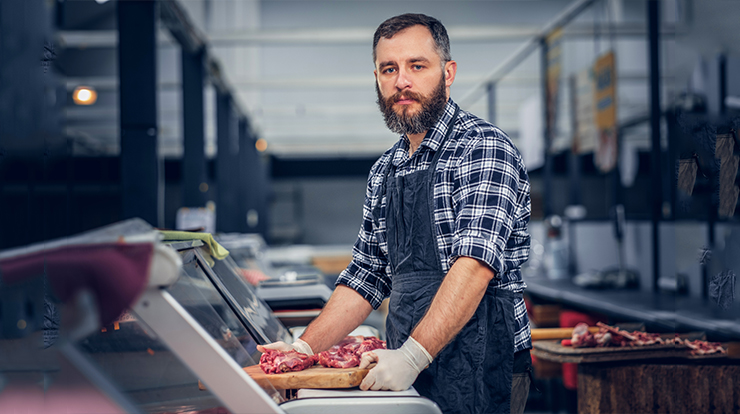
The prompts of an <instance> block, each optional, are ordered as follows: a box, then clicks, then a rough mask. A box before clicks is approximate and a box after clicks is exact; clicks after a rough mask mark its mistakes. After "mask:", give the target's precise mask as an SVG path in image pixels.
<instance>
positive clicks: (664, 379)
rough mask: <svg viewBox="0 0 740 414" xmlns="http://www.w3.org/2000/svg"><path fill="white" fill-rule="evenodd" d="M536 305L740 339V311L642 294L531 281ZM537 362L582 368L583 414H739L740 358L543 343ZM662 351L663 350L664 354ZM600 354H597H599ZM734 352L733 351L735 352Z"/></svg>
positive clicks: (662, 328) (662, 329)
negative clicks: (660, 413)
mask: <svg viewBox="0 0 740 414" xmlns="http://www.w3.org/2000/svg"><path fill="white" fill-rule="evenodd" d="M525 281H526V283H527V286H528V288H527V290H526V293H527V294H528V295H529V296H530V297H531V298H532V299H533V301H534V302H537V301H545V302H555V303H557V304H559V305H562V306H563V307H566V308H571V309H575V310H581V311H585V312H591V313H597V314H600V315H602V316H604V317H606V318H608V319H610V320H613V321H631V322H642V323H643V324H644V326H645V328H646V330H647V331H649V332H664V333H666V332H684V333H686V332H697V331H700V332H704V333H706V334H707V338H708V339H709V340H711V341H722V342H727V341H739V340H740V318H738V315H740V307H738V304H734V305H733V306H732V307H731V308H730V309H728V310H722V309H720V308H719V307H718V306H716V304H714V303H713V302H711V301H708V300H707V301H703V300H701V299H697V298H689V297H682V296H675V295H668V294H662V293H655V294H654V293H650V292H641V291H638V290H591V289H584V288H581V287H579V286H576V285H575V284H573V283H572V282H571V281H570V280H550V279H546V278H533V277H529V278H526V279H525ZM534 347H535V349H534V351H533V355H535V356H536V357H537V358H539V359H542V360H547V361H551V362H557V363H578V412H579V413H595V412H602V413H612V412H669V413H698V412H702V413H709V412H718V413H719V412H740V381H738V380H737V379H738V378H740V359H735V358H731V357H727V356H716V355H713V356H706V357H694V356H689V355H688V354H687V353H686V352H680V351H677V350H670V349H646V350H637V352H635V351H636V350H632V349H630V350H619V349H615V350H611V351H612V352H608V351H606V352H599V351H598V350H594V349H591V351H580V350H579V349H574V348H570V347H562V346H560V344H559V341H538V342H535V344H534ZM659 348H660V347H659ZM593 351H596V352H593ZM731 353H732V352H731Z"/></svg>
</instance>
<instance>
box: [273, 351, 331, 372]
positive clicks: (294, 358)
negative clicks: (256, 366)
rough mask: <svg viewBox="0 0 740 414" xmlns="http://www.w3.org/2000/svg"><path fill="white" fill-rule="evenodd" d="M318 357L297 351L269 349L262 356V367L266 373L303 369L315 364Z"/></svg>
mask: <svg viewBox="0 0 740 414" xmlns="http://www.w3.org/2000/svg"><path fill="white" fill-rule="evenodd" d="M317 360H318V357H317V356H316V355H307V354H304V353H301V352H296V351H288V352H283V351H277V350H274V349H267V350H265V353H263V354H262V356H261V357H260V368H262V371H264V372H265V374H280V373H282V372H291V371H302V370H304V369H306V368H309V367H311V366H313V365H314V364H315V363H316V361H317Z"/></svg>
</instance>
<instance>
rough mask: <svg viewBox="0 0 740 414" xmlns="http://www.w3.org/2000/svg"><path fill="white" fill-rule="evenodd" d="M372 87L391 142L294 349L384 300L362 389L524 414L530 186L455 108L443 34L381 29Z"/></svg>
mask: <svg viewBox="0 0 740 414" xmlns="http://www.w3.org/2000/svg"><path fill="white" fill-rule="evenodd" d="M373 61H374V63H375V71H374V74H375V80H376V83H375V88H376V90H377V94H378V106H379V107H380V110H381V112H382V113H383V117H384V118H385V122H386V124H387V126H388V128H389V129H390V130H392V131H393V132H395V133H397V134H400V135H401V138H400V140H399V141H398V142H397V143H396V144H395V145H394V146H393V147H392V148H391V149H389V150H388V151H386V152H385V153H384V154H383V155H382V156H381V157H380V159H378V161H377V162H376V163H375V164H374V166H373V167H372V169H371V171H370V176H369V178H368V184H367V192H366V197H365V204H364V208H363V223H362V226H361V228H360V232H359V236H358V238H357V242H356V243H355V246H354V249H353V259H352V262H351V263H350V264H349V266H348V267H347V269H345V270H344V271H343V272H342V273H341V274H340V276H339V278H338V279H337V286H336V289H335V291H334V294H333V295H332V297H331V299H330V300H329V302H328V303H327V305H326V306H325V308H324V310H323V311H322V312H321V314H320V315H319V316H318V317H317V318H316V319H315V320H314V321H313V322H312V323H311V324H310V325H309V326H308V328H307V329H306V331H305V332H304V334H303V335H302V336H301V338H300V339H298V340H297V341H296V342H295V343H293V344H292V345H288V344H285V343H275V344H270V345H267V346H265V347H266V348H275V349H283V350H289V349H295V350H297V351H299V352H304V353H309V354H313V353H314V352H321V351H324V350H326V349H328V348H329V347H331V346H332V345H334V344H335V343H337V342H339V341H340V340H341V339H342V338H344V337H345V336H346V335H347V334H348V333H350V332H351V331H352V330H353V329H354V328H356V327H357V326H358V325H359V324H360V323H362V322H363V321H364V320H365V318H367V316H368V315H369V314H370V312H371V311H372V310H373V309H377V308H378V306H380V304H381V301H383V299H385V298H386V297H390V301H389V313H388V318H387V321H386V336H387V340H388V349H387V350H376V351H371V352H367V353H365V354H363V356H362V363H361V367H367V366H368V365H369V364H370V363H372V362H377V364H376V366H375V367H374V368H372V369H371V370H370V371H369V373H368V375H367V376H366V377H365V379H364V380H363V382H362V384H361V386H360V388H361V389H363V390H368V389H370V390H406V389H408V388H409V387H410V386H411V385H413V386H414V388H415V389H416V390H417V391H418V392H419V394H421V395H422V396H425V397H428V398H430V399H431V400H433V401H434V402H436V403H437V404H438V405H439V407H440V408H441V409H442V411H443V412H445V413H451V412H464V413H491V412H497V413H498V412H501V413H509V412H512V413H513V412H517V413H520V412H523V411H524V406H525V404H526V399H527V395H528V392H529V384H530V380H531V375H530V374H529V373H530V372H531V359H530V355H529V349H530V348H531V347H532V343H531V338H530V330H529V319H528V318H527V313H526V309H525V307H524V299H523V298H522V291H523V290H524V288H525V287H526V285H525V284H524V281H523V280H522V274H521V271H520V267H521V265H522V263H524V262H525V261H526V260H527V258H528V256H529V241H530V238H529V233H528V231H527V223H528V222H529V216H530V197H529V178H528V175H527V171H526V169H525V167H524V165H523V163H522V157H521V155H520V154H519V151H518V150H517V149H516V147H514V145H513V144H512V142H511V140H510V139H509V137H508V136H507V135H506V134H505V133H504V132H503V131H501V130H500V129H499V128H497V127H495V126H493V125H491V124H490V123H488V122H486V121H484V120H482V119H480V118H478V117H476V116H475V115H473V114H471V113H469V112H466V111H463V110H461V109H460V107H459V106H458V105H457V104H456V103H455V102H454V101H453V100H452V99H450V86H451V85H452V83H453V82H454V80H455V74H456V72H457V63H456V62H455V61H454V60H452V58H451V56H450V44H449V38H448V36H447V31H446V30H445V28H444V26H443V25H442V23H440V22H439V21H438V20H437V19H434V18H432V17H429V16H425V15H421V14H404V15H400V16H396V17H393V18H390V19H388V20H386V21H385V22H383V23H382V24H381V25H380V26H379V27H378V29H377V30H376V32H375V35H374V38H373Z"/></svg>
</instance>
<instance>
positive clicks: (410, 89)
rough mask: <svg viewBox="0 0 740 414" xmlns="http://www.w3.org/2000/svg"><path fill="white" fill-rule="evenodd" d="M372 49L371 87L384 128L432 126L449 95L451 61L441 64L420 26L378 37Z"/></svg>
mask: <svg viewBox="0 0 740 414" xmlns="http://www.w3.org/2000/svg"><path fill="white" fill-rule="evenodd" d="M375 52H376V61H375V77H376V80H377V82H376V85H375V89H376V92H377V94H378V106H379V107H380V110H381V112H382V113H383V117H384V118H385V121H386V124H387V125H388V128H389V129H391V130H392V131H393V132H396V133H398V134H420V133H423V132H425V131H426V130H428V129H429V128H431V127H432V126H434V124H435V123H436V122H437V121H438V120H439V117H440V116H441V114H442V111H443V110H444V107H445V104H446V102H447V99H448V97H449V86H450V85H451V84H452V82H453V81H454V78H455V71H456V68H457V67H456V64H455V62H454V61H450V62H446V64H445V65H444V66H443V65H442V61H441V59H440V57H439V55H438V53H437V50H436V48H435V45H434V39H432V35H431V33H430V32H429V30H428V29H427V28H426V27H424V26H412V27H409V28H407V29H404V30H402V31H401V32H398V33H396V34H395V35H394V36H393V37H392V38H390V39H387V38H381V39H380V41H378V45H377V46H376V49H375ZM443 68H444V69H443Z"/></svg>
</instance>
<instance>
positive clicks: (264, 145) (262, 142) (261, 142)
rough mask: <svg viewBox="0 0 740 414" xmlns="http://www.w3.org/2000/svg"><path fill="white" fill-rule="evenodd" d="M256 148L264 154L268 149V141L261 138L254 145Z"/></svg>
mask: <svg viewBox="0 0 740 414" xmlns="http://www.w3.org/2000/svg"><path fill="white" fill-rule="evenodd" d="M254 146H255V148H257V151H259V152H264V151H265V150H266V149H267V141H265V139H264V138H260V139H258V140H257V142H255V143H254Z"/></svg>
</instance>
